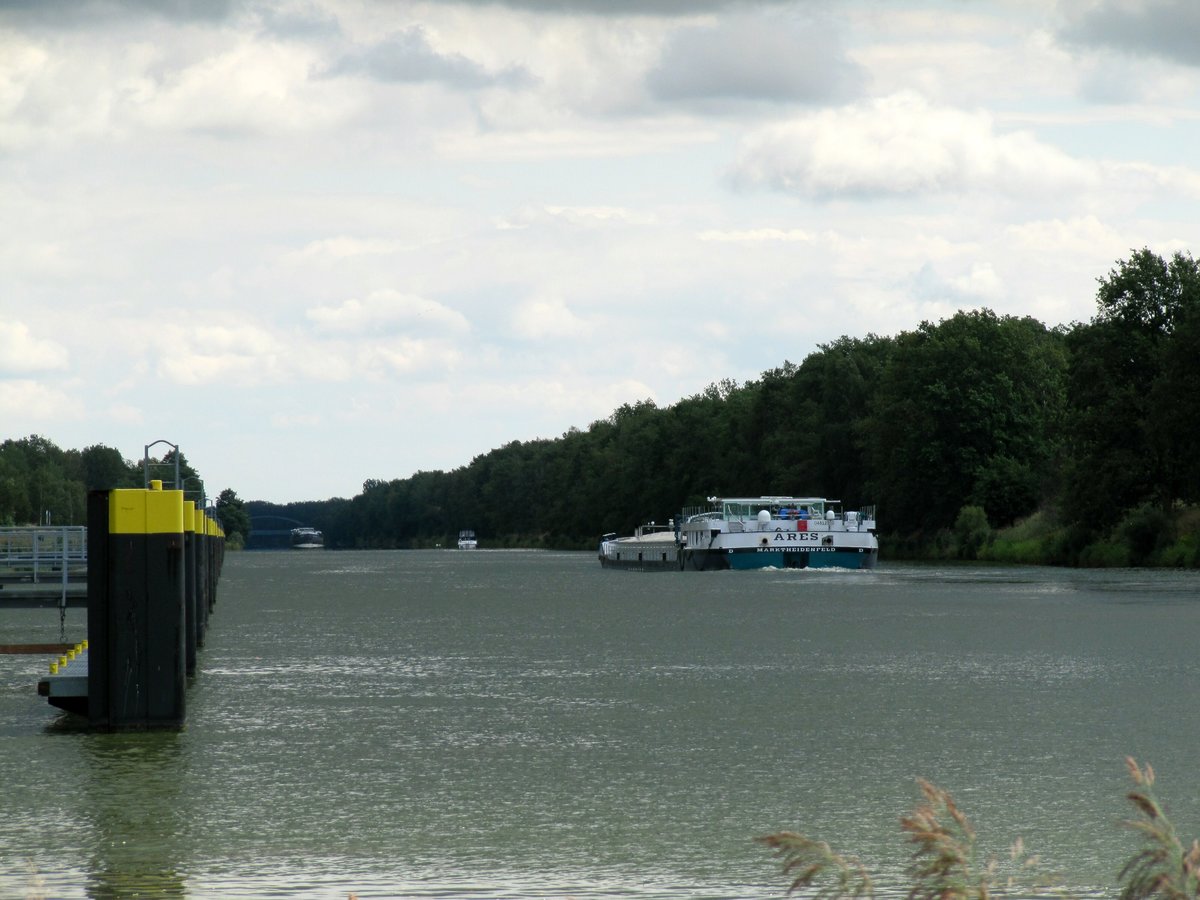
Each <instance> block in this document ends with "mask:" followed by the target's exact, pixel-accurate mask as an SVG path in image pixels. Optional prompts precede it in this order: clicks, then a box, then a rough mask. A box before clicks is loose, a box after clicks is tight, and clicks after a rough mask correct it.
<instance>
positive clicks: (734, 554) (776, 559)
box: [682, 547, 879, 572]
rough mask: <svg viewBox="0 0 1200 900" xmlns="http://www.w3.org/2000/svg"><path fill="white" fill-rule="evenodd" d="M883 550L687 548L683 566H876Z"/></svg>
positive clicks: (696, 568) (707, 568)
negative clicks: (880, 551)
mask: <svg viewBox="0 0 1200 900" xmlns="http://www.w3.org/2000/svg"><path fill="white" fill-rule="evenodd" d="M878 560H879V552H878V550H876V549H875V548H870V547H811V548H809V549H806V550H777V549H774V548H758V547H747V548H742V549H734V550H727V549H720V550H717V549H713V550H684V551H683V565H682V568H683V569H686V570H689V571H695V572H706V571H712V570H717V569H734V570H737V571H747V570H750V569H873V568H875V564H876V562H878Z"/></svg>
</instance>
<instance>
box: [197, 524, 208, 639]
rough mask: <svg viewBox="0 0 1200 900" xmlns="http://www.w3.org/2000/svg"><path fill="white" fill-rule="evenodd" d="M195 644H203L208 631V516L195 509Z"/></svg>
mask: <svg viewBox="0 0 1200 900" xmlns="http://www.w3.org/2000/svg"><path fill="white" fill-rule="evenodd" d="M194 516H195V522H194V528H195V534H196V646H197V647H203V646H204V636H205V634H206V633H207V632H208V590H209V587H208V555H209V547H208V532H207V530H206V528H205V524H206V523H207V522H208V517H207V516H205V515H204V511H203V510H200V509H198V510H196V512H195V514H194Z"/></svg>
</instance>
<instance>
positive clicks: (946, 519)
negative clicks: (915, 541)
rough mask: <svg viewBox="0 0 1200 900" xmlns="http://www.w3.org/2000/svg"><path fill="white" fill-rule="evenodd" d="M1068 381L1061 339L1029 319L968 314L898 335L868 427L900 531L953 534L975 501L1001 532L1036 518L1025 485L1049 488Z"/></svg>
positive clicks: (881, 486) (877, 480) (879, 477)
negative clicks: (1020, 519) (1026, 517)
mask: <svg viewBox="0 0 1200 900" xmlns="http://www.w3.org/2000/svg"><path fill="white" fill-rule="evenodd" d="M1065 371H1066V359H1065V355H1064V351H1063V347H1062V338H1061V336H1060V335H1059V334H1058V333H1057V332H1054V331H1050V330H1048V329H1047V328H1046V327H1045V326H1044V325H1042V324H1041V323H1040V322H1037V321H1036V320H1034V319H1031V318H1016V317H1012V316H1003V317H1000V316H997V315H996V314H995V313H993V312H991V311H989V310H979V311H973V312H960V313H957V314H956V315H954V316H952V317H951V318H949V319H946V320H944V321H942V322H941V323H939V324H937V325H933V324H931V323H929V322H925V323H922V325H921V327H920V328H919V329H917V330H916V331H915V332H907V333H904V334H901V335H900V336H899V337H898V338H897V340H896V346H895V348H894V350H893V351H892V353H891V355H890V357H889V359H888V362H887V365H886V368H885V369H884V372H883V376H882V383H881V385H880V389H879V391H878V392H877V393H876V394H875V401H874V408H873V410H872V415H871V419H870V421H869V422H867V423H865V424H864V430H865V432H866V434H867V438H868V441H869V453H870V460H871V464H872V465H871V469H872V474H873V478H874V481H873V486H874V489H875V491H877V496H878V497H879V502H880V504H881V505H882V506H883V508H884V509H885V510H886V511H887V513H886V514H887V515H889V516H891V517H892V521H893V522H895V523H896V525H894V526H893V527H898V525H899V523H900V522H901V521H907V522H911V523H913V525H914V530H915V529H917V528H922V529H925V530H927V531H928V530H935V529H938V528H947V527H950V526H951V525H952V524H953V523H954V520H955V517H956V516H957V514H958V511H959V509H960V507H962V505H963V504H964V502H970V501H972V500H974V501H975V502H979V503H986V502H987V501H989V500H990V501H991V502H992V503H993V504H994V506H995V508H988V509H987V513H988V517H989V519H991V520H992V521H993V524H1000V523H1005V522H1007V521H1011V519H1012V518H1015V517H1016V516H1019V515H1023V514H1026V513H1029V512H1032V511H1033V509H1034V508H1035V506H1036V502H1037V499H1038V498H1037V496H1036V495H1035V494H1034V493H1033V492H1031V491H1029V490H1028V485H1029V484H1032V483H1039V484H1040V483H1042V482H1044V481H1048V480H1049V479H1050V478H1051V475H1052V463H1053V460H1054V459H1055V457H1056V455H1057V450H1056V443H1057V438H1056V434H1057V428H1058V426H1059V424H1060V421H1061V415H1062V408H1063V403H1064V381H1063V379H1064V375H1065ZM997 501H999V502H997Z"/></svg>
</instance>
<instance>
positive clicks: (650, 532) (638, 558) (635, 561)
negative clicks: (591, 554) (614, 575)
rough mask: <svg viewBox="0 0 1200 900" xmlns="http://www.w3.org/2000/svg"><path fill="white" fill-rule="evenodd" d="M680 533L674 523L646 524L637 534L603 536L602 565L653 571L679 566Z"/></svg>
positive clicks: (601, 546) (677, 567) (611, 567)
mask: <svg viewBox="0 0 1200 900" xmlns="http://www.w3.org/2000/svg"><path fill="white" fill-rule="evenodd" d="M679 551H680V547H679V535H678V534H677V533H676V532H675V526H674V524H673V523H672V524H670V525H666V526H663V525H655V524H653V523H651V524H649V525H643V526H641V527H640V528H638V529H637V530H636V531H635V532H634V533H633V537H623V538H619V537H617V535H616V533H610V534H606V535H604V537H603V538H601V539H600V565H602V566H604V567H605V568H610V569H633V570H634V571H638V572H650V571H655V570H660V569H679V567H680V566H679Z"/></svg>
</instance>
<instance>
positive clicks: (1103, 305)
mask: <svg viewBox="0 0 1200 900" xmlns="http://www.w3.org/2000/svg"><path fill="white" fill-rule="evenodd" d="M1099 282H1100V287H1099V289H1098V291H1097V304H1098V306H1099V312H1098V313H1097V315H1096V316H1095V317H1094V318H1093V319H1092V321H1091V323H1089V324H1087V325H1080V326H1078V327H1076V328H1075V329H1074V330H1073V331H1072V332H1071V333H1070V335H1069V336H1068V347H1069V349H1070V364H1069V376H1068V397H1069V404H1070V416H1069V418H1068V423H1069V433H1070V438H1071V446H1070V454H1069V459H1070V460H1071V466H1070V470H1069V472H1068V479H1067V492H1066V493H1067V507H1068V509H1070V510H1071V512H1072V516H1073V518H1074V520H1075V521H1076V522H1077V523H1079V524H1080V525H1081V526H1082V527H1084V528H1085V529H1088V530H1090V531H1091V532H1099V531H1103V530H1106V527H1107V526H1111V525H1112V524H1113V522H1114V521H1115V519H1116V518H1118V517H1119V515H1120V513H1121V512H1122V511H1124V510H1128V509H1132V508H1134V507H1136V506H1139V505H1140V504H1142V503H1145V502H1153V503H1156V504H1157V505H1159V506H1160V507H1161V508H1162V509H1164V510H1166V509H1169V508H1170V506H1171V504H1172V503H1173V502H1174V501H1175V500H1176V499H1179V498H1181V497H1194V496H1196V494H1195V489H1196V481H1197V476H1196V465H1197V464H1196V460H1195V456H1194V450H1195V449H1196V447H1197V443H1198V436H1197V427H1198V426H1197V425H1196V420H1195V419H1194V418H1193V419H1188V418H1187V417H1188V414H1189V413H1194V412H1196V409H1197V404H1196V401H1195V398H1194V396H1193V394H1194V390H1195V388H1194V385H1195V377H1196V375H1197V374H1198V370H1197V361H1196V355H1195V351H1196V350H1197V349H1200V322H1198V321H1197V319H1198V317H1200V267H1198V266H1197V263H1196V261H1195V260H1194V259H1193V258H1192V257H1191V256H1190V255H1186V254H1183V253H1176V254H1175V255H1174V256H1172V257H1171V259H1170V260H1169V261H1168V260H1165V259H1163V258H1162V257H1159V256H1157V255H1155V254H1154V253H1152V252H1151V251H1150V250H1148V249H1143V250H1139V251H1137V252H1135V253H1134V254H1133V255H1132V256H1131V257H1130V258H1129V259H1128V260H1120V261H1119V262H1118V264H1117V267H1116V268H1115V269H1113V270H1112V271H1111V272H1109V274H1108V276H1107V277H1104V278H1101V279H1100V280H1099Z"/></svg>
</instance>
